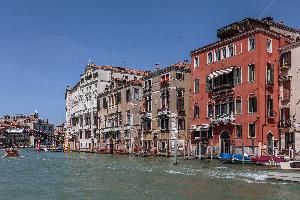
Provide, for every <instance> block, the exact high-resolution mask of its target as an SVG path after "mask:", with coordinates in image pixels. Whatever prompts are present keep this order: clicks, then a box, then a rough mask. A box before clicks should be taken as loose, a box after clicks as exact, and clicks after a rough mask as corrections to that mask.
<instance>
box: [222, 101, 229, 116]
mask: <svg viewBox="0 0 300 200" xmlns="http://www.w3.org/2000/svg"><path fill="white" fill-rule="evenodd" d="M225 114H228V112H227V103H223V104H221V115H225Z"/></svg>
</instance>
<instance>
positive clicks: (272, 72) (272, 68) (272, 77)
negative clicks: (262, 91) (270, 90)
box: [270, 64, 274, 82]
mask: <svg viewBox="0 0 300 200" xmlns="http://www.w3.org/2000/svg"><path fill="white" fill-rule="evenodd" d="M270 79H271V81H272V82H273V81H274V64H272V65H271V70H270Z"/></svg>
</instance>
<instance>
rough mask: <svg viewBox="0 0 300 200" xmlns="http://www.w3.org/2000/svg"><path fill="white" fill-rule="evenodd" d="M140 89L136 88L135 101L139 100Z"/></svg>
mask: <svg viewBox="0 0 300 200" xmlns="http://www.w3.org/2000/svg"><path fill="white" fill-rule="evenodd" d="M139 98H140V97H139V89H138V88H134V100H139Z"/></svg>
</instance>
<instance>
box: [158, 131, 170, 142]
mask: <svg viewBox="0 0 300 200" xmlns="http://www.w3.org/2000/svg"><path fill="white" fill-rule="evenodd" d="M157 139H158V140H169V139H170V134H169V133H168V132H165V133H159V134H158V136H157Z"/></svg>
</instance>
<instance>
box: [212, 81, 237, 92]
mask: <svg viewBox="0 0 300 200" xmlns="http://www.w3.org/2000/svg"><path fill="white" fill-rule="evenodd" d="M233 87H234V85H233V84H230V83H228V84H223V85H218V86H215V87H214V88H213V89H212V90H211V91H213V92H218V91H221V90H227V89H231V88H233Z"/></svg>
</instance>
